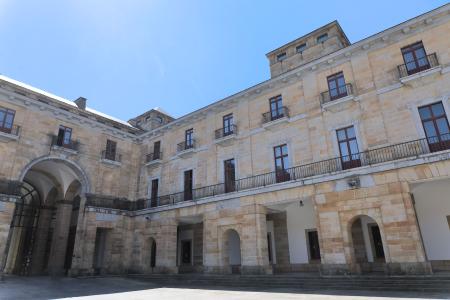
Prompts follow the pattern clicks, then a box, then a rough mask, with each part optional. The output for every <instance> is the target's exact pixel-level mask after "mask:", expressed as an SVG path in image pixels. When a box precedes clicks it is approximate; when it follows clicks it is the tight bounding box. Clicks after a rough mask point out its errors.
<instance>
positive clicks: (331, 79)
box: [327, 72, 348, 100]
mask: <svg viewBox="0 0 450 300" xmlns="http://www.w3.org/2000/svg"><path fill="white" fill-rule="evenodd" d="M327 81H328V91H329V93H330V99H331V100H336V99H339V98H342V97H345V96H347V95H348V93H347V87H346V84H345V78H344V73H342V72H339V73H336V74H333V75H330V76H328V77H327Z"/></svg>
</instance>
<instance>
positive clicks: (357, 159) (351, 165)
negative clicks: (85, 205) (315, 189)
mask: <svg viewBox="0 0 450 300" xmlns="http://www.w3.org/2000/svg"><path fill="white" fill-rule="evenodd" d="M444 150H450V134H445V135H441V136H436V137H429V138H424V139H419V140H413V141H408V142H403V143H400V144H393V145H390V146H386V147H381V148H377V149H372V150H367V151H364V152H360V153H355V154H352V155H350V156H344V157H335V158H331V159H326V160H322V161H318V162H313V163H309V164H305V165H300V166H296V167H293V168H289V169H285V170H277V171H274V172H270V173H266V174H260V175H254V176H250V177H247V178H242V179H238V180H235V181H234V182H233V189H232V190H230V189H227V188H226V186H225V184H224V183H219V184H216V185H211V186H206V187H201V188H197V189H193V190H192V192H189V196H190V197H189V199H186V193H185V192H178V193H174V194H168V195H163V196H159V197H157V199H140V200H137V201H129V202H130V203H129V207H130V208H129V210H141V209H147V208H153V207H157V206H171V205H175V204H178V203H182V202H187V200H189V202H196V201H198V200H200V199H203V198H207V197H213V196H217V195H223V194H226V193H233V192H240V191H245V190H250V189H261V188H263V187H268V186H272V185H276V184H285V183H289V182H294V181H303V182H304V181H305V180H308V179H310V180H311V179H313V178H317V177H318V176H330V175H337V174H340V173H343V172H348V171H349V170H353V169H355V170H357V169H358V168H362V167H367V166H373V165H378V164H382V163H387V162H393V161H398V160H405V159H418V158H420V156H423V155H427V154H430V153H433V152H439V151H444ZM448 157H449V156H448V155H447V156H444V155H442V156H441V157H438V158H437V159H438V160H444V159H448ZM343 175H344V174H343ZM345 176H348V174H345ZM97 205H102V206H101V207H105V208H114V207H113V205H114V203H113V202H111V203H101V204H97ZM121 205H123V204H121Z"/></svg>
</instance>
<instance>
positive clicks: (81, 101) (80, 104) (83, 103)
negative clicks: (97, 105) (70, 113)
mask: <svg viewBox="0 0 450 300" xmlns="http://www.w3.org/2000/svg"><path fill="white" fill-rule="evenodd" d="M86 101H87V100H86V98H83V97H79V98H78V99H77V100H75V104H76V105H77V106H78V108H79V109H82V110H86Z"/></svg>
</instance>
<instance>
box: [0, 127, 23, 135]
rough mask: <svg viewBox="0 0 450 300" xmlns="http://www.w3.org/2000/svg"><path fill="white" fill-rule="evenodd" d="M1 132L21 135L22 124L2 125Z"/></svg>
mask: <svg viewBox="0 0 450 300" xmlns="http://www.w3.org/2000/svg"><path fill="white" fill-rule="evenodd" d="M0 132H3V133H7V134H10V135H15V136H19V133H20V126H17V125H13V126H12V127H11V128H8V127H0Z"/></svg>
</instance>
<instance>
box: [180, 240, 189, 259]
mask: <svg viewBox="0 0 450 300" xmlns="http://www.w3.org/2000/svg"><path fill="white" fill-rule="evenodd" d="M191 247H192V241H191V240H184V241H181V263H182V264H183V265H190V264H191V263H192V260H191V257H192V251H191Z"/></svg>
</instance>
